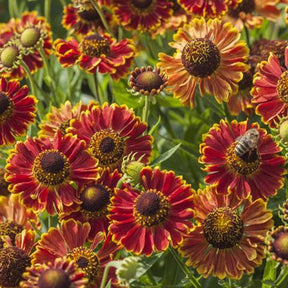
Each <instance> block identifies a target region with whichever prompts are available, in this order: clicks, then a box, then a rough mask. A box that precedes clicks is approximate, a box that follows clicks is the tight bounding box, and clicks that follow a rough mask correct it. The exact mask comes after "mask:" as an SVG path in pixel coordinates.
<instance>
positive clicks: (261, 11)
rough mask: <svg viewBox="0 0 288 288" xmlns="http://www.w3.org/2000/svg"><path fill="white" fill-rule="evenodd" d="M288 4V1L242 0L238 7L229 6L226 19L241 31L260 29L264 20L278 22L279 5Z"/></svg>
mask: <svg viewBox="0 0 288 288" xmlns="http://www.w3.org/2000/svg"><path fill="white" fill-rule="evenodd" d="M279 3H285V4H288V1H287V0H242V1H241V2H240V3H239V5H238V6H236V7H235V6H233V7H231V6H229V11H228V13H227V15H226V16H225V17H224V19H226V20H227V21H229V22H231V23H233V25H234V26H235V27H236V28H237V29H238V30H239V31H241V30H242V29H243V27H244V25H245V26H247V27H248V28H249V29H253V28H260V27H261V26H262V23H263V21H264V19H268V20H270V21H276V20H277V18H279V17H280V15H281V11H280V9H278V8H277V4H279Z"/></svg>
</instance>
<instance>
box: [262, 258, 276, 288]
mask: <svg viewBox="0 0 288 288" xmlns="http://www.w3.org/2000/svg"><path fill="white" fill-rule="evenodd" d="M275 266H276V262H275V261H273V260H267V261H266V265H265V268H264V275H263V279H262V280H263V284H262V288H271V282H272V283H273V282H274V281H275V279H276V274H277V273H276V267H275Z"/></svg>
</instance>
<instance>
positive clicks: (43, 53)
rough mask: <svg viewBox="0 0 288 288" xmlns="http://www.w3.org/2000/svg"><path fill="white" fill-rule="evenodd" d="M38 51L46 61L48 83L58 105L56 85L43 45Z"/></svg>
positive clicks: (44, 61) (45, 68)
mask: <svg viewBox="0 0 288 288" xmlns="http://www.w3.org/2000/svg"><path fill="white" fill-rule="evenodd" d="M38 51H39V53H40V55H41V58H42V60H43V63H44V70H45V74H46V81H47V85H48V86H49V87H50V89H51V92H52V94H53V99H54V104H56V105H57V102H58V101H57V97H56V85H55V82H54V78H53V76H52V73H51V71H50V69H49V63H48V61H47V58H46V55H45V52H44V50H43V47H40V48H39V50H38Z"/></svg>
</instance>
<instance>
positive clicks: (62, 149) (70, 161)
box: [6, 132, 97, 214]
mask: <svg viewBox="0 0 288 288" xmlns="http://www.w3.org/2000/svg"><path fill="white" fill-rule="evenodd" d="M84 149H85V143H84V141H80V140H79V139H77V137H76V136H72V135H71V134H67V135H64V136H63V137H62V136H61V133H60V132H58V133H56V135H55V137H54V139H53V141H51V140H50V139H48V138H44V139H42V140H40V139H37V138H33V139H32V138H28V139H27V140H26V141H25V142H24V143H18V144H16V147H15V149H14V150H13V151H12V153H11V154H10V156H9V159H8V160H7V163H8V164H7V166H6V171H7V172H6V180H7V181H8V182H10V185H9V189H10V191H11V192H12V193H20V196H21V198H22V200H23V202H24V204H25V205H26V206H27V207H31V208H33V209H34V210H35V211H41V210H43V209H45V208H46V209H47V212H48V213H49V214H54V213H55V209H54V206H55V207H56V209H57V210H60V209H61V208H62V206H63V205H64V206H70V205H72V204H73V202H74V201H79V200H78V198H77V197H76V189H75V184H76V185H83V184H84V183H85V182H86V181H89V180H92V179H95V178H96V177H97V168H96V161H95V159H93V158H92V157H91V156H90V155H89V154H88V153H87V152H86V151H85V150H84Z"/></svg>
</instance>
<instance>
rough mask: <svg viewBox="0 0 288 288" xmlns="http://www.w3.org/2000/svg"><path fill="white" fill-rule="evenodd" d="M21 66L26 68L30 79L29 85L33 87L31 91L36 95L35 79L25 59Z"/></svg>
mask: <svg viewBox="0 0 288 288" xmlns="http://www.w3.org/2000/svg"><path fill="white" fill-rule="evenodd" d="M21 66H22V68H23V69H24V71H25V73H26V76H27V78H28V81H29V85H30V88H31V92H32V94H33V95H34V96H36V89H35V87H36V86H35V82H34V79H33V77H32V74H31V72H30V70H29V68H28V66H27V65H26V63H25V62H24V61H21Z"/></svg>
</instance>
